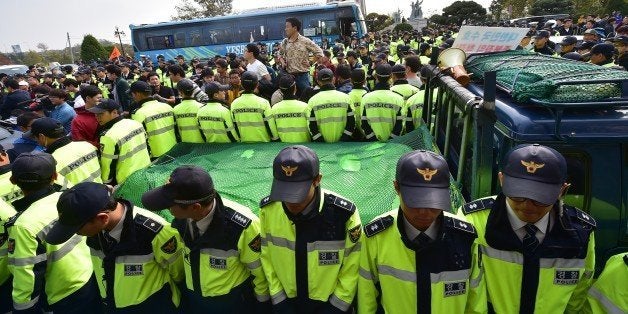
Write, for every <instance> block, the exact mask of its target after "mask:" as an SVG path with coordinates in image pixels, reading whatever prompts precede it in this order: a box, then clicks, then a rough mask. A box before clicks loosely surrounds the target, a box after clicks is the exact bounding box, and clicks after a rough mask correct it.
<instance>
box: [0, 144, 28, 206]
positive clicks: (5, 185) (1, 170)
mask: <svg viewBox="0 0 628 314" xmlns="http://www.w3.org/2000/svg"><path fill="white" fill-rule="evenodd" d="M10 178H11V164H10V160H9V155H8V154H7V152H6V151H5V150H4V147H3V146H2V145H1V144H0V200H3V201H5V202H7V203H11V202H13V201H14V200H16V199H18V198H21V197H22V196H24V194H23V193H22V190H20V188H18V187H17V186H15V185H13V184H11V180H10Z"/></svg>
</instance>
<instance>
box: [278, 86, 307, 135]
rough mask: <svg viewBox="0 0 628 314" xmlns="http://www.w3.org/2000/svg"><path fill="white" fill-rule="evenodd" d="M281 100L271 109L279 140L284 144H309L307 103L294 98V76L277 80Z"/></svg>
mask: <svg viewBox="0 0 628 314" xmlns="http://www.w3.org/2000/svg"><path fill="white" fill-rule="evenodd" d="M279 88H280V89H281V93H282V94H283V100H282V101H280V102H278V103H276V104H275V105H274V106H273V107H272V115H273V117H274V118H275V123H276V124H277V133H278V134H279V139H281V141H282V142H284V143H303V142H309V141H310V140H311V137H310V129H309V127H308V124H309V119H308V116H307V103H304V102H302V101H300V100H298V99H297V98H296V93H297V85H296V82H295V80H294V76H292V75H291V74H286V75H284V76H282V77H281V78H280V79H279Z"/></svg>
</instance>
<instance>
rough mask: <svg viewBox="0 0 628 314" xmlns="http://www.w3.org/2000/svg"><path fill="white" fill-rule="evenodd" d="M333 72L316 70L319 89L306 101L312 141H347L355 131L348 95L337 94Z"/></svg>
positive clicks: (326, 69) (353, 116) (325, 69)
mask: <svg viewBox="0 0 628 314" xmlns="http://www.w3.org/2000/svg"><path fill="white" fill-rule="evenodd" d="M333 78H334V72H332V71H331V70H330V69H328V68H324V69H321V70H318V73H316V81H318V84H319V85H320V87H321V89H320V91H319V92H318V93H316V94H315V95H314V96H312V98H310V100H308V102H307V104H308V109H309V114H308V116H309V119H310V132H311V134H312V141H319V142H322V141H325V142H327V143H335V142H338V141H349V140H351V138H352V136H353V131H354V129H355V115H354V112H353V110H352V109H351V98H350V97H349V95H347V94H345V93H343V92H339V91H337V90H336V88H335V87H334V83H333Z"/></svg>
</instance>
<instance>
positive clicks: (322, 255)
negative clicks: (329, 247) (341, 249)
mask: <svg viewBox="0 0 628 314" xmlns="http://www.w3.org/2000/svg"><path fill="white" fill-rule="evenodd" d="M336 264H340V254H338V251H332V252H330V251H325V252H318V265H320V266H324V265H336Z"/></svg>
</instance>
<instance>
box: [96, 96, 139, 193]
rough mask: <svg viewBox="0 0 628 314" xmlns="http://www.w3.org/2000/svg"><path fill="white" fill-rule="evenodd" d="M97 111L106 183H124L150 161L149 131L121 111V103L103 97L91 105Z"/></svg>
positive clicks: (103, 172) (102, 165)
mask: <svg viewBox="0 0 628 314" xmlns="http://www.w3.org/2000/svg"><path fill="white" fill-rule="evenodd" d="M88 110H89V111H90V112H93V113H94V114H95V115H96V120H97V121H98V125H99V126H98V129H97V132H98V136H99V140H98V141H99V143H100V170H101V175H102V180H103V182H104V183H107V184H110V185H117V184H122V183H123V182H124V181H125V180H126V179H127V178H128V177H129V176H130V175H132V174H133V173H134V172H135V171H137V170H140V169H143V168H146V167H148V165H150V156H149V154H148V148H147V146H146V131H145V130H144V127H142V124H140V123H139V122H137V121H135V120H131V119H125V118H124V117H123V116H121V115H120V112H121V110H122V107H120V105H119V104H118V103H117V102H116V101H115V100H113V99H103V100H102V101H101V102H100V103H98V104H97V105H96V106H94V107H92V108H89V109H88Z"/></svg>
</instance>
